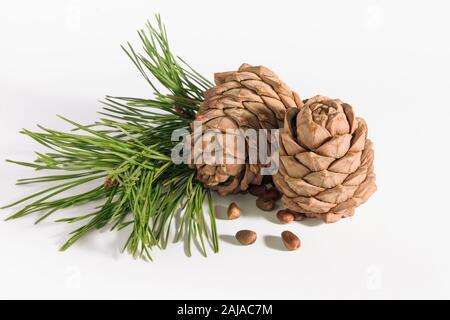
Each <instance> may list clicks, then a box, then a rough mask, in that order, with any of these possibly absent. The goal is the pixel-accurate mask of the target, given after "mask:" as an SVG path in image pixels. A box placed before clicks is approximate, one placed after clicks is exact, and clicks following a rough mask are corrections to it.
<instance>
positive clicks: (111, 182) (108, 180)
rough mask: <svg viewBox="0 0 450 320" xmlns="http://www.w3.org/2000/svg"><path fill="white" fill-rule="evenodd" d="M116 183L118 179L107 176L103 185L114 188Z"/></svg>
mask: <svg viewBox="0 0 450 320" xmlns="http://www.w3.org/2000/svg"><path fill="white" fill-rule="evenodd" d="M115 184H116V181H115V180H113V179H111V178H106V180H105V182H104V183H103V187H104V188H105V189H109V188H112V187H113V186H114V185H115Z"/></svg>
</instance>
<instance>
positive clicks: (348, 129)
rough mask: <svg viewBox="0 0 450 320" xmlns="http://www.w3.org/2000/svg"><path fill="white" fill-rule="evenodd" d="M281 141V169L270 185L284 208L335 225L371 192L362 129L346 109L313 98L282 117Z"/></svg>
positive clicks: (370, 172) (370, 154) (372, 177)
mask: <svg viewBox="0 0 450 320" xmlns="http://www.w3.org/2000/svg"><path fill="white" fill-rule="evenodd" d="M280 136H281V139H280V145H281V150H282V151H281V153H282V156H281V161H280V170H279V172H278V173H277V174H276V175H275V177H274V179H273V180H274V183H275V185H276V186H277V188H278V189H279V190H280V191H281V192H282V193H283V203H284V205H285V206H286V207H287V208H288V209H291V210H293V211H297V212H299V213H303V214H305V215H306V216H308V217H315V218H322V219H323V220H324V221H325V222H327V223H331V222H336V221H338V220H340V219H341V218H344V217H349V216H351V215H353V214H354V211H355V210H354V209H355V208H356V207H357V206H359V205H361V204H362V203H364V202H365V201H367V199H368V198H369V197H370V196H371V195H372V194H373V193H374V192H375V191H376V184H375V175H374V173H373V159H374V152H373V148H372V142H371V141H370V140H368V139H367V125H366V123H365V121H364V120H363V119H361V118H356V117H355V116H354V113H353V109H352V107H351V106H350V105H348V104H346V103H343V102H342V101H341V100H338V99H329V98H327V97H323V96H316V97H313V98H311V99H309V100H307V101H306V102H305V104H304V106H303V107H301V108H300V109H290V110H289V111H288V112H287V113H286V117H285V127H284V128H283V129H282V133H281V135H280ZM284 153H286V155H285V154H284Z"/></svg>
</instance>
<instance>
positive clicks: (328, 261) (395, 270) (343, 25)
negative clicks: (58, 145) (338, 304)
mask: <svg viewBox="0 0 450 320" xmlns="http://www.w3.org/2000/svg"><path fill="white" fill-rule="evenodd" d="M449 9H450V6H449V3H448V1H376V0H370V1H369V0H364V1H361V0H355V1H331V0H330V1H323V0H319V1H308V2H306V1H242V0H241V1H233V0H229V1H220V2H219V1H214V2H213V1H167V0H166V1H155V0H154V1H111V0H109V1H107V0H104V1H100V0H95V1H76V0H73V1H66V0H64V1H62V0H55V1H49V0H42V1H18V0H15V1H6V0H5V1H2V3H1V5H0V36H1V40H0V93H1V96H0V136H1V139H0V158H1V159H2V161H1V163H0V174H1V179H0V194H1V198H0V202H1V204H2V205H4V204H6V203H8V202H11V201H13V200H17V199H19V198H20V197H21V196H24V195H26V194H28V193H29V192H31V191H32V190H34V189H33V188H29V187H15V186H14V181H15V179H17V178H20V177H29V176H33V174H34V173H33V172H32V171H31V170H28V169H26V168H20V167H17V166H14V165H11V164H6V163H5V162H4V161H3V159H6V158H13V159H18V160H32V158H33V154H32V151H34V150H35V149H36V148H37V146H36V144H35V143H33V142H32V141H31V140H30V139H27V138H26V137H24V136H21V135H19V134H18V133H17V132H18V131H19V130H20V129H21V128H35V127H34V125H35V123H40V124H44V125H46V126H48V127H52V128H57V129H64V128H66V127H67V126H65V125H64V124H62V123H61V121H60V120H58V119H56V117H55V114H61V115H64V116H67V117H70V118H71V119H74V120H77V121H79V122H83V123H88V122H91V121H92V120H94V119H95V117H97V115H96V114H95V112H96V111H98V110H99V108H100V105H99V103H98V102H97V100H100V99H102V97H103V96H104V95H105V94H111V95H122V96H124V95H125V96H137V97H150V96H151V93H152V92H151V90H150V89H149V87H148V86H147V85H146V83H145V81H143V79H142V78H141V77H140V75H139V74H138V72H137V71H136V70H135V69H134V67H133V66H132V64H131V63H130V61H128V58H127V57H126V56H125V55H124V53H123V52H122V51H121V50H120V48H119V45H120V44H124V43H126V41H131V42H132V43H133V44H135V45H136V46H138V47H139V42H138V38H137V34H136V30H137V29H139V28H141V27H143V26H144V24H145V22H146V19H147V18H149V19H150V18H152V17H153V14H155V13H158V12H159V13H161V14H162V16H163V19H164V21H165V23H166V25H167V28H168V31H169V37H170V40H171V42H172V47H173V49H174V51H176V52H177V54H179V55H181V56H182V57H183V58H185V59H186V60H187V61H189V62H190V64H191V65H193V66H194V67H196V68H197V69H198V70H199V71H200V72H201V73H203V74H205V75H207V76H209V77H210V78H212V75H213V73H214V72H216V71H228V70H233V69H236V68H237V67H238V66H239V65H240V64H241V63H242V62H248V63H251V64H263V65H266V66H268V67H270V68H272V69H273V70H275V71H276V73H278V74H279V76H280V77H281V78H282V79H283V80H284V81H285V82H287V83H288V84H289V85H290V86H291V87H292V88H293V89H295V90H296V91H298V92H299V93H300V95H301V96H302V97H303V98H306V97H309V96H312V95H315V94H318V93H321V94H324V95H328V96H331V97H339V98H341V99H343V100H345V101H347V102H349V103H350V104H352V105H353V106H354V108H355V111H356V113H357V114H358V115H359V116H362V117H364V118H365V119H366V120H367V122H368V124H369V130H370V138H371V139H372V140H373V141H374V143H375V151H376V173H377V183H378V187H379V191H378V192H377V193H376V194H375V195H374V196H373V197H372V198H371V199H370V200H369V202H368V203H366V204H365V205H363V206H362V207H360V208H359V209H358V210H357V214H356V216H355V217H353V218H351V219H347V220H345V221H342V222H339V223H337V224H333V225H318V224H316V223H314V222H308V223H303V224H301V223H295V224H292V225H289V226H287V227H285V226H282V225H279V224H277V223H274V221H275V220H274V214H275V212H273V213H263V212H262V211H259V210H257V209H256V208H255V206H254V198H253V197H251V196H248V197H243V196H239V198H238V201H239V203H240V204H241V206H242V209H243V217H242V218H241V219H239V220H238V221H235V222H229V221H225V220H219V221H218V224H219V231H220V234H221V235H222V238H223V240H224V241H221V252H220V253H219V254H217V255H214V254H212V253H211V254H210V255H209V257H208V258H207V259H205V258H203V257H201V256H200V254H199V253H197V252H195V253H194V256H193V257H192V258H188V257H186V255H185V254H184V250H183V245H182V244H173V245H171V246H170V247H169V249H168V250H167V251H164V252H155V262H154V263H146V262H143V261H136V260H133V259H132V258H131V257H130V256H128V255H127V254H120V253H119V250H120V249H121V247H122V245H123V243H124V240H125V236H126V235H125V234H117V233H110V232H107V231H105V232H101V233H96V234H92V235H90V236H89V237H87V238H86V239H84V240H82V241H81V242H80V243H79V244H77V245H75V246H74V247H72V248H71V249H70V250H69V251H68V252H65V253H60V252H58V251H57V249H58V247H59V246H60V245H61V244H62V243H63V242H64V240H65V239H66V234H67V232H68V231H70V230H71V227H70V226H65V225H60V224H54V223H52V222H51V221H48V222H44V223H42V224H41V225H38V226H34V225H33V222H34V221H35V219H36V217H27V218H24V219H22V220H17V221H13V222H3V221H1V222H0V298H153V299H155V298H156V299H158V298H161V299H163V298H192V299H196V298H258V299H260V298H269V299H271V298H274V299H288V298H292V299H303V298H306V299H310V298H325V299H328V298H344V299H347V298H364V299H365V298H375V299H379V298H450V275H449V270H450V250H449V248H448V247H449V243H450V235H449V225H450V210H449V205H448V199H449V191H450V190H449V189H450V188H449V181H450V176H449V171H448V164H449V151H448V146H449V142H448V141H449V140H448V138H449V134H448V132H449V131H448V130H449V121H448V119H449V116H450V111H449V110H450V106H449V101H450V100H449V98H448V91H449V74H450V59H449V58H450V43H449V41H448V32H449V30H450V21H449V19H448V12H449ZM234 199H235V198H234V197H228V198H223V199H219V200H218V202H217V203H218V204H219V205H227V204H228V203H229V202H230V201H232V200H234ZM77 210H83V209H69V210H68V212H69V213H70V212H72V213H73V212H79V211H77ZM11 213H13V210H2V211H0V214H1V217H2V218H6V217H7V216H8V214H11ZM61 215H64V214H62V213H59V214H57V216H56V217H55V218H57V217H60V216H61ZM242 228H251V229H253V230H256V231H257V232H258V235H259V240H258V242H257V243H256V244H255V245H254V246H251V247H240V246H236V245H235V244H234V243H233V242H232V241H230V239H231V237H232V235H233V234H234V233H235V232H236V231H238V230H239V229H242ZM285 229H289V230H292V231H294V232H295V233H297V234H298V235H299V236H300V237H301V239H302V241H303V246H302V248H301V250H300V251H298V252H285V251H282V250H279V244H278V242H277V240H279V239H277V238H274V237H277V236H278V235H279V234H280V232H281V231H283V230H285Z"/></svg>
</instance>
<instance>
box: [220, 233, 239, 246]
mask: <svg viewBox="0 0 450 320" xmlns="http://www.w3.org/2000/svg"><path fill="white" fill-rule="evenodd" d="M219 239H220V240H221V241H223V242H226V243H229V244H232V245H235V246H239V245H240V244H239V241H237V239H236V237H235V236H231V235H228V234H226V235H220V236H219Z"/></svg>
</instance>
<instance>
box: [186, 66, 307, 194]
mask: <svg viewBox="0 0 450 320" xmlns="http://www.w3.org/2000/svg"><path fill="white" fill-rule="evenodd" d="M214 78H215V79H214V80H215V83H216V86H215V87H213V88H211V89H209V90H207V91H206V92H205V101H204V102H203V103H202V104H201V105H200V108H199V111H198V113H197V115H196V120H197V121H201V122H202V129H203V131H204V130H207V129H216V130H218V131H219V132H220V134H222V135H224V134H225V130H227V129H243V130H244V131H245V129H246V128H252V129H277V128H279V127H280V126H282V125H283V121H284V116H285V113H286V110H287V109H288V108H292V107H299V106H302V105H303V103H302V101H301V99H300V97H299V96H298V95H297V94H296V93H295V92H293V91H291V89H289V87H288V86H287V85H286V84H285V83H284V82H282V81H281V80H280V79H279V78H278V76H277V75H276V74H275V73H273V72H272V71H271V70H269V69H268V68H266V67H263V66H256V67H255V66H251V65H248V64H243V65H242V66H241V67H240V68H239V70H238V71H230V72H223V73H217V74H215V77H214ZM194 140H195V137H194V138H193V139H192V140H191V143H193V144H194V143H196V141H194ZM209 143H210V141H205V140H202V146H203V150H205V148H207V145H208V144H209ZM251 147H252V146H249V145H248V141H247V143H246V154H245V155H240V154H237V150H236V149H234V150H224V153H226V154H227V155H228V156H230V155H231V156H232V157H234V158H235V159H239V158H240V157H244V156H245V157H246V159H245V161H243V162H245V163H244V164H226V163H220V164H218V165H216V164H208V163H205V162H204V161H196V159H193V158H194V155H192V156H191V160H193V162H192V163H194V165H192V166H193V167H195V168H196V169H197V179H198V180H199V181H201V182H202V183H203V184H204V185H205V186H206V187H208V188H210V189H213V190H216V191H217V192H218V193H219V194H220V195H227V194H229V193H238V192H241V191H245V190H247V188H248V187H249V185H250V184H255V185H259V184H261V182H262V176H261V175H260V165H259V164H249V161H247V160H248V149H249V148H251ZM253 147H256V146H253ZM224 149H226V148H224ZM240 159H243V158H240ZM196 162H200V163H199V164H196Z"/></svg>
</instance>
